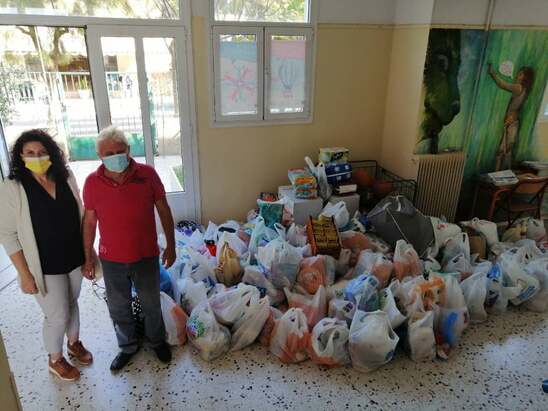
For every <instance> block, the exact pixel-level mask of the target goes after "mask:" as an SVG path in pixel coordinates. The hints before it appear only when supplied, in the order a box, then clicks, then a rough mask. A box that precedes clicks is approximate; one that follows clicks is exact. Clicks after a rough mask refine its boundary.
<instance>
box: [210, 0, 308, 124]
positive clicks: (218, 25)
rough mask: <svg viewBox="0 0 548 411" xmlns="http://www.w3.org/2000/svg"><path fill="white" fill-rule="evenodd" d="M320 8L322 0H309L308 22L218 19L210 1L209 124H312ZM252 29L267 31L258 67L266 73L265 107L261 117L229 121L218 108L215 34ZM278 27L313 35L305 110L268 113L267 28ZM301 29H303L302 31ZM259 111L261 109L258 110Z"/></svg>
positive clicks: (290, 32)
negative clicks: (320, 0)
mask: <svg viewBox="0 0 548 411" xmlns="http://www.w3.org/2000/svg"><path fill="white" fill-rule="evenodd" d="M318 8H319V0H308V18H309V22H308V23H291V22H289V23H285V22H262V21H242V22H239V21H224V20H215V4H214V0H209V8H208V11H209V13H208V14H209V16H208V25H207V32H208V63H209V79H210V81H209V110H208V111H209V125H210V127H211V128H224V127H259V126H272V125H283V124H311V123H312V122H313V118H314V95H315V94H314V91H315V77H316V50H317V42H316V32H317V26H318ZM241 27H244V28H250V27H254V28H257V29H259V30H262V32H263V43H264V45H263V47H262V48H263V55H262V61H261V62H259V61H258V64H259V65H260V66H259V68H262V69H261V70H258V71H260V72H262V73H263V74H262V77H263V84H262V85H261V86H260V87H261V88H262V90H263V92H262V97H259V98H260V99H262V101H263V105H262V109H261V110H260V111H261V112H262V113H263V115H262V117H261V118H259V119H252V120H250V119H249V118H247V119H246V118H241V117H240V116H229V117H234V118H230V119H229V120H227V119H225V118H223V117H227V116H220V115H217V113H219V114H220V111H218V108H217V100H219V98H218V96H217V90H218V84H216V77H215V75H216V74H215V72H216V71H218V70H216V67H215V59H214V55H215V52H216V51H215V44H214V43H215V33H216V32H218V31H219V30H237V29H238V28H241ZM270 30H275V31H276V32H281V33H282V35H283V34H287V35H291V34H292V32H294V31H295V32H297V34H302V32H303V31H306V32H307V33H309V34H310V41H309V42H308V44H307V53H308V55H307V63H308V64H309V66H308V68H307V69H306V75H307V78H306V91H307V92H308V94H307V96H306V103H307V104H308V106H307V107H306V105H305V109H304V112H303V113H280V114H274V115H273V116H272V117H270V116H268V115H267V104H266V102H267V101H268V100H267V91H266V75H265V71H266V43H267V42H266V33H267V31H269V32H270ZM299 30H300V31H299ZM258 111H259V110H258Z"/></svg>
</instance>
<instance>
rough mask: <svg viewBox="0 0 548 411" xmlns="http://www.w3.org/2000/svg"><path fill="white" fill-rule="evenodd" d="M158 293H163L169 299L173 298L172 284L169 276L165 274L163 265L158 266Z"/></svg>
mask: <svg viewBox="0 0 548 411" xmlns="http://www.w3.org/2000/svg"><path fill="white" fill-rule="evenodd" d="M160 291H163V292H164V293H166V294H167V295H169V296H170V297H171V298H173V284H171V276H170V275H169V273H168V272H167V270H166V269H165V268H164V266H163V265H161V264H160Z"/></svg>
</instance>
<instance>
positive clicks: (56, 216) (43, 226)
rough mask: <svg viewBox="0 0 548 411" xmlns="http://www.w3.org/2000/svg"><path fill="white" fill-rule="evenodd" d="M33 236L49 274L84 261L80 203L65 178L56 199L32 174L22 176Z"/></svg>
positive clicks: (73, 267) (68, 271) (70, 267)
mask: <svg viewBox="0 0 548 411" xmlns="http://www.w3.org/2000/svg"><path fill="white" fill-rule="evenodd" d="M21 182H22V184H23V187H24V188H25V192H26V194H27V198H28V201H29V209H30V217H31V220H32V228H33V230H34V237H35V238H36V244H37V246H38V253H39V254H40V265H41V266H42V272H43V273H44V274H46V275H48V274H49V275H51V274H67V273H70V272H71V271H72V270H74V269H75V268H77V267H79V266H81V265H82V264H83V263H84V260H85V258H84V247H83V244H82V233H81V224H80V212H79V210H78V203H77V202H76V199H75V198H74V195H73V194H72V191H71V189H70V187H69V185H68V183H67V182H66V181H60V182H57V183H56V185H55V190H56V193H55V198H53V197H52V196H50V195H49V193H48V192H47V191H46V190H45V189H44V187H42V186H41V185H40V183H38V181H36V180H35V179H34V178H33V177H32V176H30V175H26V176H24V177H23V178H22V181H21Z"/></svg>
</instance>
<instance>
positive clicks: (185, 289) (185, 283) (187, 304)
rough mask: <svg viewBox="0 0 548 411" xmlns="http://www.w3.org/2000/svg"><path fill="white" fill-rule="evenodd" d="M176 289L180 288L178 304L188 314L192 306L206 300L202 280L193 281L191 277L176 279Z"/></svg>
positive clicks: (205, 291) (205, 290)
mask: <svg viewBox="0 0 548 411" xmlns="http://www.w3.org/2000/svg"><path fill="white" fill-rule="evenodd" d="M177 284H178V289H179V290H180V301H179V304H180V305H181V307H183V309H184V310H185V311H186V312H187V313H188V314H190V313H191V312H192V310H194V308H195V307H196V306H197V305H198V304H200V303H202V302H203V301H207V291H208V289H207V287H206V285H205V283H204V282H202V281H198V282H194V280H193V279H192V278H188V277H187V278H181V279H180V280H178V281H177Z"/></svg>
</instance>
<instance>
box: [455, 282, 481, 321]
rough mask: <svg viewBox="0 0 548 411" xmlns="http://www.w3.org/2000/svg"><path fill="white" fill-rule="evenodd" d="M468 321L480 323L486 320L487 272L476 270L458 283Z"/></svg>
mask: <svg viewBox="0 0 548 411" xmlns="http://www.w3.org/2000/svg"><path fill="white" fill-rule="evenodd" d="M460 286H461V288H462V293H463V295H464V299H465V300H466V306H467V307H468V313H469V314H470V322H471V323H472V324H474V323H481V322H483V321H485V320H487V312H486V311H485V299H486V298H487V273H485V272H483V271H478V272H476V273H474V274H472V275H471V276H470V277H468V278H467V279H466V280H464V281H463V282H461V283H460Z"/></svg>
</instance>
